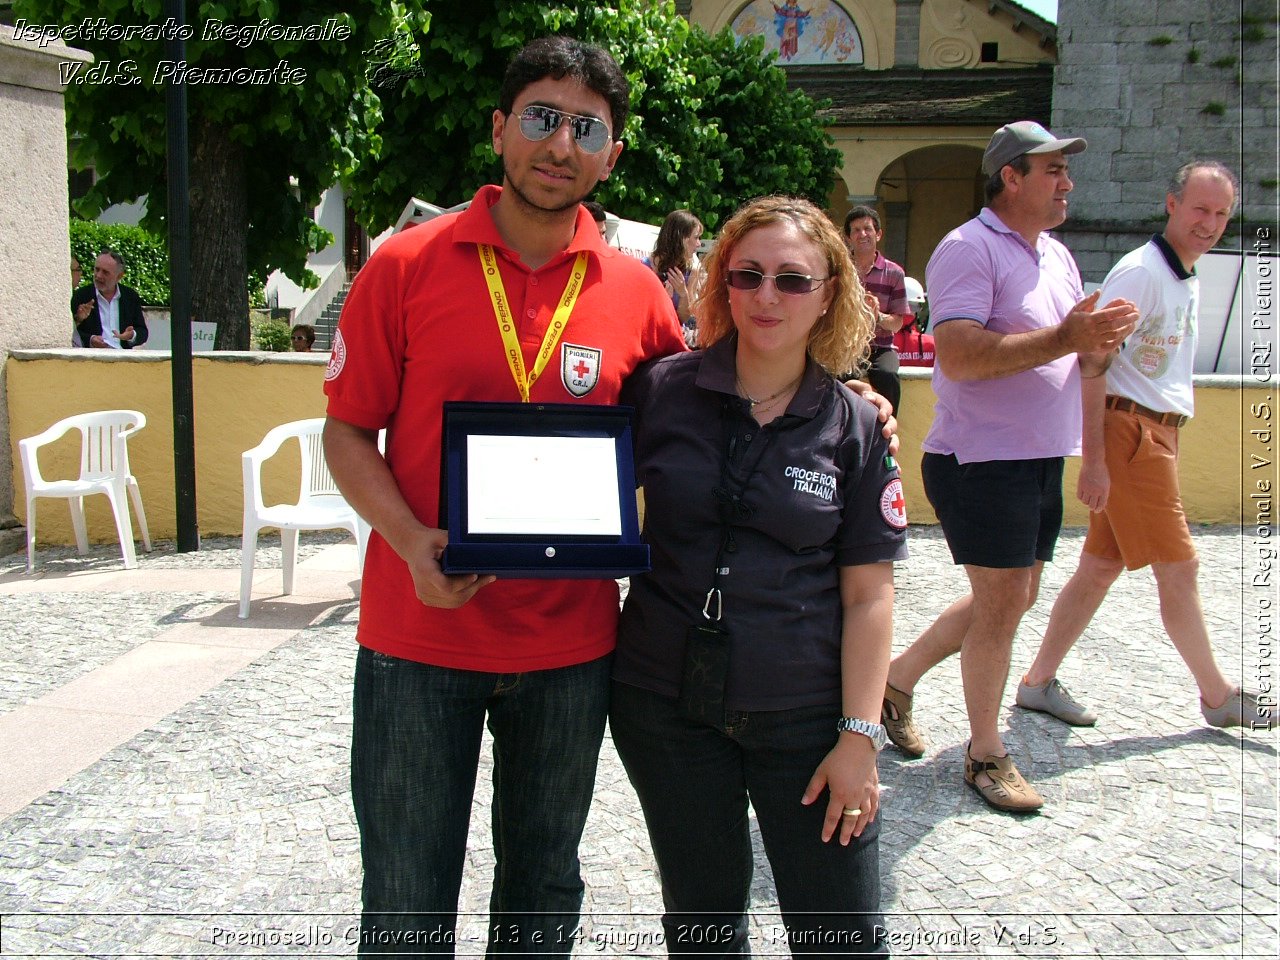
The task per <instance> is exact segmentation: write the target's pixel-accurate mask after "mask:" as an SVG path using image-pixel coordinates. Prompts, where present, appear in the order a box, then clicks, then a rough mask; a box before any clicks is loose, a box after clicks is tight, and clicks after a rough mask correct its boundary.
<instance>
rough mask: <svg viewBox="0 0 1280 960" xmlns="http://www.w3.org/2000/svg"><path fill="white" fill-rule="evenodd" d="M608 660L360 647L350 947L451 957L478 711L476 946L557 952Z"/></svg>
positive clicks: (575, 880)
mask: <svg viewBox="0 0 1280 960" xmlns="http://www.w3.org/2000/svg"><path fill="white" fill-rule="evenodd" d="M611 660H612V657H603V658H601V659H599V660H595V661H592V662H591V663H584V664H580V665H577V666H571V667H562V668H559V669H555V670H539V671H532V672H528V673H514V674H499V673H480V672H476V671H469V670H452V669H448V668H444V667H433V666H430V665H428V664H423V663H415V662H412V661H409V660H400V659H398V658H396V657H390V656H387V655H386V654H381V653H376V652H374V651H372V650H369V649H366V648H364V647H361V648H360V652H359V655H358V656H357V658H356V674H355V697H354V705H353V713H354V717H353V720H354V726H353V730H352V736H351V797H352V801H353V803H354V805H355V812H356V821H357V823H358V824H359V826H360V857H361V862H362V864H363V866H364V885H363V904H364V912H363V913H362V915H361V921H360V928H361V930H360V933H361V937H360V952H361V953H402V954H403V953H408V954H427V953H445V954H452V953H453V951H454V930H455V925H456V919H457V918H456V913H457V909H458V891H459V888H460V886H461V884H462V869H463V861H464V858H465V856H466V851H467V832H468V827H469V823H470V817H471V800H472V793H473V792H474V790H475V782H476V767H477V764H478V763H479V758H480V740H481V734H482V731H483V727H484V725H485V722H486V715H487V721H488V727H489V732H490V733H491V734H492V735H493V809H492V817H493V847H494V858H495V864H494V880H493V892H492V895H491V898H490V901H489V912H490V928H489V945H488V951H487V953H488V954H489V955H493V954H497V953H509V952H521V953H527V954H530V955H537V956H567V955H568V954H569V952H570V950H571V949H572V947H573V942H574V941H573V932H574V931H575V930H576V929H577V925H578V911H579V910H580V909H581V907H582V893H583V884H582V878H581V876H580V871H579V863H578V842H579V841H580V840H581V839H582V829H583V826H584V825H585V824H586V819H587V810H588V808H589V807H590V805H591V794H592V791H593V789H594V786H595V776H596V761H597V759H598V758H599V754H600V742H601V740H602V739H603V736H604V723H605V715H606V712H607V709H608V696H609V670H610V666H611Z"/></svg>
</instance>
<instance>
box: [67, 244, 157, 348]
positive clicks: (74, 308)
mask: <svg viewBox="0 0 1280 960" xmlns="http://www.w3.org/2000/svg"><path fill="white" fill-rule="evenodd" d="M122 276H124V260H123V259H122V258H121V256H120V254H118V253H116V252H115V251H114V250H103V251H102V252H101V253H100V254H98V259H97V260H95V261H94V263H93V285H92V286H87V287H81V288H80V289H79V290H77V291H76V292H75V293H74V294H72V296H71V315H72V316H73V317H74V318H75V322H76V329H77V330H78V331H79V332H80V342H81V343H82V344H84V345H85V346H89V347H106V348H110V349H113V350H121V349H124V350H130V349H132V348H133V347H139V346H141V345H142V344H144V343H146V342H147V321H146V319H145V318H144V317H143V315H142V300H141V299H139V297H138V291H137V290H134V289H133V288H132V287H126V286H123V285H122V284H121V283H120V278H121V277H122Z"/></svg>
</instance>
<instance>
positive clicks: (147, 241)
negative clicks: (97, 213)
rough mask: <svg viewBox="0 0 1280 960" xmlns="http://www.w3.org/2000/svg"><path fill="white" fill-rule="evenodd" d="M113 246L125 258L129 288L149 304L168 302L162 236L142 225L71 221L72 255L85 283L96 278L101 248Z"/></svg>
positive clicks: (167, 261)
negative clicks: (82, 271)
mask: <svg viewBox="0 0 1280 960" xmlns="http://www.w3.org/2000/svg"><path fill="white" fill-rule="evenodd" d="M104 247H110V248H111V249H112V250H114V251H116V252H117V253H118V254H120V256H122V257H123V258H124V264H125V269H124V279H123V280H122V281H121V283H123V284H124V285H125V286H127V287H133V289H135V290H137V291H138V296H139V297H141V298H142V302H143V303H145V304H147V305H148V306H155V307H163V306H167V305H168V303H169V250H168V248H167V247H166V245H165V242H164V240H163V239H162V238H160V237H158V236H156V235H155V234H153V233H148V232H147V231H146V230H143V229H142V228H141V227H131V226H126V225H125V224H118V223H96V222H94V221H92V220H72V221H71V255H72V256H73V257H75V258H76V259H77V260H79V261H80V267H81V269H83V270H84V282H85V283H89V282H91V281H92V280H93V261H94V260H95V259H97V256H98V251H100V250H102V249H103V248H104Z"/></svg>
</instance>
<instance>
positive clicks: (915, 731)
mask: <svg viewBox="0 0 1280 960" xmlns="http://www.w3.org/2000/svg"><path fill="white" fill-rule="evenodd" d="M911 700H912V697H911V694H909V693H903V692H902V691H901V690H899V689H898V688H897V687H891V686H889V684H887V683H886V684H885V685H884V702H883V703H881V704H880V723H881V724H883V725H884V732H885V733H887V734H888V735H889V739H890V740H892V741H893V745H894V746H895V747H897V748H898V749H899V750H901V751H902V752H903V753H905V754H906V755H907V756H908V757H912V758H916V757H923V756H924V750H925V742H924V737H922V736H921V735H920V729H919V728H918V727H917V726H916V723H915V721H914V720H913V719H912V718H911Z"/></svg>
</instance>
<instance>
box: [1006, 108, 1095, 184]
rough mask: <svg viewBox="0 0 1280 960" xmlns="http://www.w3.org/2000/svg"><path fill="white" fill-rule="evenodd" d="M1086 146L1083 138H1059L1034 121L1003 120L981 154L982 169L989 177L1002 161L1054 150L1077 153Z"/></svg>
mask: <svg viewBox="0 0 1280 960" xmlns="http://www.w3.org/2000/svg"><path fill="white" fill-rule="evenodd" d="M1087 146H1088V144H1087V143H1086V142H1085V141H1084V138H1083V137H1069V138H1067V139H1066V140H1059V139H1058V138H1057V137H1055V136H1054V135H1053V134H1052V133H1050V132H1049V131H1048V130H1046V129H1045V128H1044V127H1042V126H1040V124H1038V123H1036V122H1035V121H1034V120H1019V121H1018V122H1017V123H1006V124H1005V125H1004V126H1003V127H1001V128H1000V129H999V130H997V131H996V132H995V133H994V134H993V135H992V137H991V142H990V143H988V144H987V152H986V153H984V154H983V155H982V172H983V173H985V174H986V175H987V176H988V177H989V176H991V175H992V174H993V173H995V172H996V171H998V170H999V169H1000V168H1001V167H1003V166H1004V165H1005V164H1006V163H1012V162H1013V161H1014V160H1016V159H1018V157H1020V156H1022V155H1023V154H1027V153H1055V152H1056V151H1058V150H1061V151H1062V152H1063V153H1067V154H1071V153H1080V152H1082V151H1083V150H1084V148H1085V147H1087Z"/></svg>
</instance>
